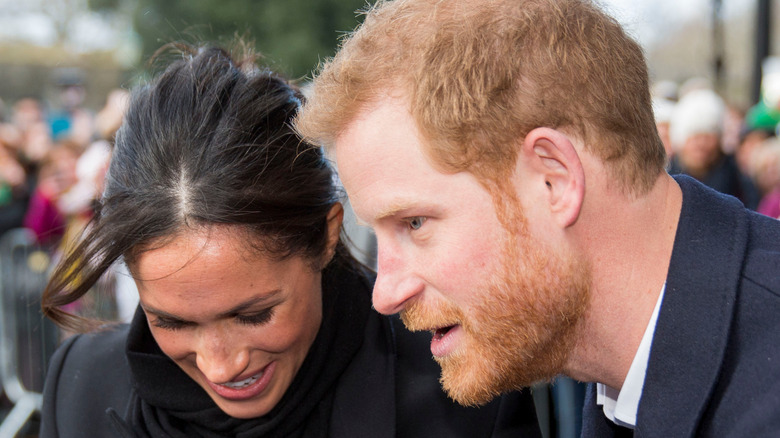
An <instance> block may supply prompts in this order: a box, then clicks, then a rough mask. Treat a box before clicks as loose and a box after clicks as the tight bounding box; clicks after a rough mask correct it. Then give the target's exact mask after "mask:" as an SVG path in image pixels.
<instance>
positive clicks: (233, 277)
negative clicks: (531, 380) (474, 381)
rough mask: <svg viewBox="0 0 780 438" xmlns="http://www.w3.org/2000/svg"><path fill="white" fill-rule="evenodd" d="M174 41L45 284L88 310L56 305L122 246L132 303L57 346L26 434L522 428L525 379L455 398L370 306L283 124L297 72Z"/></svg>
mask: <svg viewBox="0 0 780 438" xmlns="http://www.w3.org/2000/svg"><path fill="white" fill-rule="evenodd" d="M244 48H245V49H247V47H246V46H245V45H244ZM179 49H180V50H181V51H182V52H181V57H180V58H179V59H177V60H175V61H173V62H172V63H171V64H170V65H169V66H168V67H167V68H166V69H165V71H164V72H162V73H161V74H159V75H157V76H156V77H155V78H154V79H153V80H152V81H151V82H150V83H148V84H146V85H143V86H141V87H139V88H138V89H136V90H135V91H134V92H133V94H132V98H131V102H130V106H129V109H128V110H127V114H126V116H125V120H124V122H123V124H122V126H121V128H120V129H119V132H118V133H117V135H116V144H115V147H114V151H113V156H112V159H111V164H110V167H109V170H108V173H107V175H106V179H105V190H104V192H103V196H102V198H101V199H100V201H99V203H98V207H97V210H96V213H95V215H94V216H93V218H92V220H91V221H90V223H89V224H88V225H87V227H86V229H85V232H84V234H83V236H82V238H81V239H80V241H79V243H78V245H77V246H75V247H73V248H72V249H71V250H70V251H69V253H68V254H67V256H66V257H65V258H64V259H63V260H62V261H61V262H60V263H59V264H58V266H57V267H56V268H55V270H54V272H53V274H52V277H51V280H50V283H49V286H48V287H47V289H46V291H45V293H44V296H43V309H44V312H45V313H46V314H47V315H48V316H50V317H51V318H52V319H53V320H54V321H56V322H58V323H59V324H61V325H62V326H64V327H68V328H72V329H78V328H81V329H84V328H85V326H86V327H89V326H94V325H95V324H97V323H94V321H91V320H85V319H84V318H80V317H79V316H78V315H73V314H70V313H67V312H65V311H64V310H63V308H62V306H66V305H69V304H70V303H73V302H74V301H76V300H78V299H79V298H81V297H82V296H84V294H86V293H87V291H88V290H89V289H90V288H91V287H92V286H93V285H94V283H95V282H96V281H97V280H98V278H100V277H101V276H102V275H103V274H104V273H105V272H106V271H107V270H108V269H109V268H110V267H111V266H112V265H114V264H115V263H117V262H118V261H120V260H123V261H124V262H125V263H126V264H127V266H128V268H129V271H130V273H131V274H132V277H133V279H134V280H135V283H136V284H137V286H138V291H139V295H140V305H139V307H138V310H137V312H136V314H135V317H134V319H133V320H132V322H131V323H130V324H129V325H118V326H116V325H115V326H110V327H103V328H102V330H100V331H98V332H94V333H88V334H83V335H77V336H73V337H71V338H70V339H69V340H68V341H66V343H64V344H63V345H62V346H61V347H60V348H59V349H58V350H57V352H56V353H55V356H54V358H53V359H52V362H51V366H50V369H49V372H48V378H47V380H46V384H45V388H44V394H43V412H42V425H41V435H40V436H41V437H43V438H49V437H73V436H83V435H84V434H85V433H86V434H88V435H90V436H125V437H129V436H133V437H161V436H170V437H292V438H294V437H301V438H303V437H305V438H317V437H344V438H348V437H360V436H371V437H380V438H381V437H387V438H390V437H396V436H397V437H404V438H406V437H442V438H445V437H447V438H449V437H464V438H465V437H474V436H488V437H489V436H494V437H503V436H538V434H539V429H538V424H537V421H536V417H535V415H534V409H533V401H532V399H531V398H530V395H529V394H527V393H524V394H513V395H510V396H507V397H505V398H504V399H502V400H497V401H496V402H494V403H491V404H489V405H486V406H484V407H482V408H479V409H474V408H463V407H460V406H458V405H457V404H455V403H453V402H452V401H451V400H449V399H447V398H446V395H445V394H444V393H443V392H441V390H440V388H439V387H438V381H437V367H436V365H435V363H434V362H433V361H432V360H431V359H430V357H426V355H425V354H421V353H422V352H424V350H425V348H426V345H427V340H426V339H425V337H424V336H419V335H415V334H412V333H410V332H408V331H406V330H405V329H404V328H403V327H402V326H401V325H400V324H399V323H398V322H397V321H396V320H395V319H394V318H390V317H385V316H381V315H379V314H377V313H376V312H374V311H373V310H372V309H371V303H370V291H371V286H372V283H373V278H372V274H370V273H369V272H368V271H367V270H366V269H365V268H363V267H362V266H361V265H359V264H358V263H357V262H356V261H355V260H354V258H353V257H352V255H351V254H350V252H349V250H348V249H347V247H346V245H345V243H344V241H343V240H342V239H341V237H340V232H341V222H342V216H343V208H342V206H341V203H340V202H339V191H338V188H337V187H336V186H335V178H334V175H333V171H332V168H331V166H330V163H329V162H328V161H327V160H326V159H325V157H324V155H323V153H322V151H321V149H320V148H318V147H315V146H313V145H311V144H308V143H306V142H303V141H302V140H301V139H300V137H298V136H297V135H296V133H295V132H294V130H293V129H292V127H291V123H292V120H293V117H294V115H295V114H296V113H297V111H298V109H299V106H300V104H301V99H302V95H301V94H300V92H299V91H298V90H297V89H296V88H295V87H294V86H293V85H291V84H290V83H289V82H287V81H286V80H284V79H283V78H281V77H279V76H278V75H276V74H274V73H273V72H271V71H269V70H266V69H263V68H260V67H258V66H257V65H256V64H255V63H254V59H255V55H253V54H252V53H251V52H248V53H244V54H243V55H242V56H240V57H238V56H236V57H235V58H234V57H233V56H231V55H230V54H229V53H228V52H226V51H224V50H222V49H220V48H217V47H209V46H206V47H179ZM247 50H248V49H247ZM90 322H92V324H90Z"/></svg>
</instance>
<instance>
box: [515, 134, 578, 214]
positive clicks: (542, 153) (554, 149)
mask: <svg viewBox="0 0 780 438" xmlns="http://www.w3.org/2000/svg"><path fill="white" fill-rule="evenodd" d="M523 155H524V156H525V157H526V159H527V160H528V161H529V162H530V166H529V168H530V170H531V172H534V173H535V174H536V176H537V177H538V178H535V179H534V180H535V181H538V185H539V187H537V189H538V190H543V191H545V192H546V196H545V198H546V199H547V207H548V208H549V211H550V213H551V215H552V217H553V218H555V220H556V222H557V223H558V225H559V226H561V227H562V228H566V227H569V226H571V225H574V223H575V222H577V219H578V217H579V215H580V211H581V209H582V203H583V200H584V197H585V171H584V169H583V166H582V162H581V161H580V157H579V154H578V153H577V149H576V147H575V146H574V144H573V143H572V141H571V139H570V138H569V136H568V135H566V134H565V133H563V132H561V131H558V130H555V129H551V128H536V129H534V130H532V131H531V132H529V133H528V135H527V136H526V137H525V140H524V142H523ZM542 184H543V186H542Z"/></svg>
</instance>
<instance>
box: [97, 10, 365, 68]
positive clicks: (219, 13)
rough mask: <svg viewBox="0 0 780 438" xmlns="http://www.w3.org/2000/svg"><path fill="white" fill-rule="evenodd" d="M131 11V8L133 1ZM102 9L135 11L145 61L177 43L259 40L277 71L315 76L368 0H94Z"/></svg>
mask: <svg viewBox="0 0 780 438" xmlns="http://www.w3.org/2000/svg"><path fill="white" fill-rule="evenodd" d="M129 2H132V7H131V8H128V3H129ZM89 5H90V8H92V9H94V10H98V11H112V12H115V11H118V10H130V11H132V12H131V13H132V14H133V22H134V27H135V30H136V32H138V34H139V35H140V37H141V42H142V50H143V59H144V60H146V59H148V58H149V56H150V55H151V54H153V53H154V52H155V50H157V49H158V48H159V47H160V46H162V45H163V44H165V43H168V42H172V41H184V42H194V41H203V40H205V41H214V42H228V41H231V40H232V38H233V37H234V36H235V35H236V34H238V35H240V36H246V37H247V38H248V39H249V40H251V41H254V42H255V46H256V47H257V49H258V50H259V51H260V52H261V53H262V54H263V55H264V56H265V60H266V62H267V63H269V64H270V66H271V67H273V68H274V69H276V70H278V71H281V72H284V73H286V74H287V75H290V76H291V77H296V78H297V77H303V76H307V75H310V74H311V72H312V71H313V70H314V69H315V68H316V67H317V64H318V63H319V61H321V60H323V59H325V58H327V57H329V56H332V55H333V53H334V52H335V49H336V47H337V45H338V40H339V38H340V36H341V35H342V34H343V33H345V32H347V31H351V30H352V29H354V28H355V26H357V24H358V23H359V18H361V17H357V16H356V14H355V12H356V11H357V10H358V9H361V8H363V7H365V6H366V0H89Z"/></svg>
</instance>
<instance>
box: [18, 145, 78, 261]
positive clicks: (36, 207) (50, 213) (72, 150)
mask: <svg viewBox="0 0 780 438" xmlns="http://www.w3.org/2000/svg"><path fill="white" fill-rule="evenodd" d="M80 152H81V149H80V148H79V146H78V145H76V144H74V143H72V142H70V141H62V142H59V143H57V144H55V145H54V146H53V148H52V149H51V150H50V151H49V152H48V153H47V154H46V156H45V157H44V159H43V160H42V161H41V163H40V170H39V171H38V182H37V184H36V186H35V190H34V192H33V194H32V197H31V199H30V204H29V206H28V208H27V212H26V214H25V216H24V226H25V227H26V228H29V229H30V230H32V231H33V232H34V233H35V235H36V236H37V239H38V243H39V244H41V245H42V246H45V247H47V248H49V249H52V250H53V251H54V250H56V248H57V247H58V246H59V244H60V243H61V241H62V239H63V237H64V235H65V232H66V229H67V224H68V215H67V214H66V213H65V212H64V211H63V210H62V209H61V208H60V206H59V202H60V200H61V199H62V196H63V194H64V193H67V191H68V190H69V189H70V188H71V187H73V185H74V184H76V180H77V178H76V162H77V161H78V158H79V155H80Z"/></svg>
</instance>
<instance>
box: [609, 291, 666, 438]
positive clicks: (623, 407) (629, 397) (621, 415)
mask: <svg viewBox="0 0 780 438" xmlns="http://www.w3.org/2000/svg"><path fill="white" fill-rule="evenodd" d="M665 291H666V284H664V287H663V288H661V293H660V294H659V295H658V301H656V303H655V309H653V315H652V316H651V317H650V321H649V322H648V323H647V328H645V334H644V335H643V336H642V342H640V343H639V348H638V349H637V351H636V354H635V355H634V360H633V361H632V362H631V367H630V368H629V369H628V374H626V380H625V381H624V382H623V387H622V388H621V389H620V390H619V391H618V390H617V389H615V388H612V387H609V386H607V385H604V384H601V383H596V391H597V393H596V404H599V405H603V407H604V415H605V416H606V417H607V418H609V419H610V420H612V422H614V423H615V424H617V425H619V426H624V427H630V428H632V429H633V428H634V427H635V426H636V413H637V411H638V410H639V399H640V398H641V397H642V388H643V387H644V385H645V374H646V373H647V361H648V360H649V359H650V347H651V345H652V344H653V334H654V333H655V325H656V323H657V322H658V312H659V310H660V309H661V301H663V297H664V292H665Z"/></svg>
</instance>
